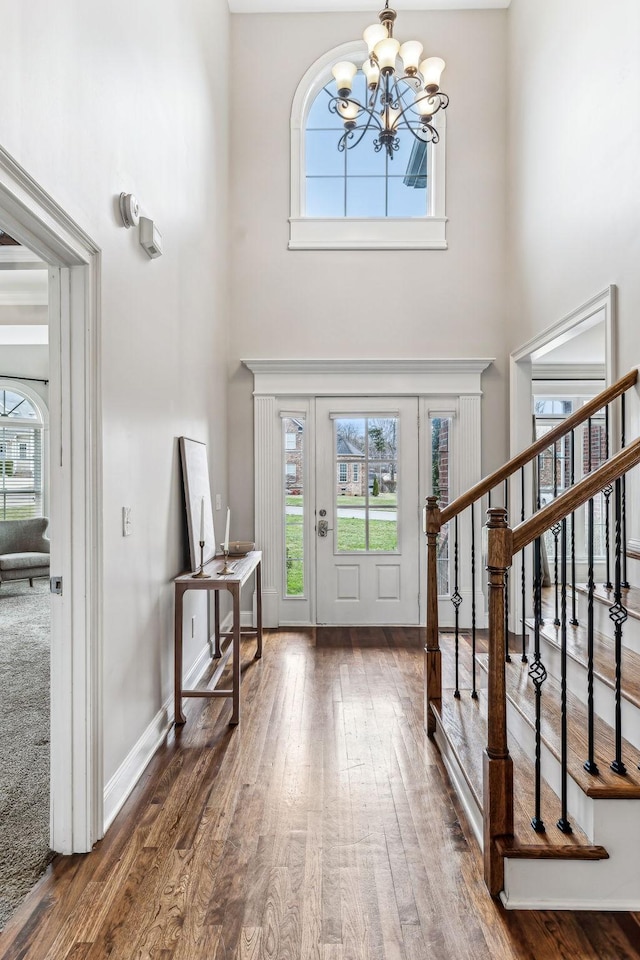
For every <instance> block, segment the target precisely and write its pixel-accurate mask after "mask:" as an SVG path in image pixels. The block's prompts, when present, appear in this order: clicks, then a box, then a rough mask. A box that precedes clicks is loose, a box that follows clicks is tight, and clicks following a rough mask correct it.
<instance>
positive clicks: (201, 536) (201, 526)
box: [200, 497, 204, 543]
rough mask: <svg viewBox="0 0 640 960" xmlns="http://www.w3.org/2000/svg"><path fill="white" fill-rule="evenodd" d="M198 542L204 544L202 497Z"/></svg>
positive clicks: (202, 500) (201, 501)
mask: <svg viewBox="0 0 640 960" xmlns="http://www.w3.org/2000/svg"><path fill="white" fill-rule="evenodd" d="M200 541H201V542H202V543H204V497H202V498H201V499H200Z"/></svg>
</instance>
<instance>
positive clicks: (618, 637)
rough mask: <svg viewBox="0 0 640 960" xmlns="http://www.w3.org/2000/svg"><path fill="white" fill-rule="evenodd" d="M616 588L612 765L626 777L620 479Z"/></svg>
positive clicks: (619, 488) (618, 490)
mask: <svg viewBox="0 0 640 960" xmlns="http://www.w3.org/2000/svg"><path fill="white" fill-rule="evenodd" d="M615 511H616V513H615V517H616V520H615V523H616V533H615V551H616V554H615V567H614V569H615V574H614V576H615V587H614V593H613V606H612V607H611V609H610V610H609V616H610V618H611V619H612V620H613V623H614V626H615V635H614V636H615V658H616V688H615V690H616V711H615V716H616V724H615V733H616V756H615V760H614V761H613V763H612V764H611V769H612V770H613V772H614V773H619V774H621V775H623V776H624V774H625V773H626V772H627V768H626V767H625V765H624V763H623V760H622V626H623V624H624V622H625V620H626V619H627V611H626V609H625V607H624V606H623V604H622V483H621V481H620V480H619V479H618V480H616V483H615Z"/></svg>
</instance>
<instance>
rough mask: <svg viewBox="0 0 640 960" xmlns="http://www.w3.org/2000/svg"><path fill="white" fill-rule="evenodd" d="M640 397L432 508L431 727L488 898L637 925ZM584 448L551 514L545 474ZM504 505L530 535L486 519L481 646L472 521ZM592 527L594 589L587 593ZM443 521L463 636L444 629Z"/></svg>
mask: <svg viewBox="0 0 640 960" xmlns="http://www.w3.org/2000/svg"><path fill="white" fill-rule="evenodd" d="M637 382H638V371H637V370H634V371H631V373H629V374H628V375H627V376H626V377H624V378H622V379H621V380H620V381H618V383H617V384H615V385H613V386H612V387H610V388H608V389H607V390H605V391H603V392H602V393H601V394H599V395H598V397H596V398H594V399H593V400H592V401H589V403H587V404H585V406H584V407H582V408H581V409H580V410H579V411H577V413H574V414H572V415H571V416H570V417H568V418H567V420H565V421H564V422H563V423H561V424H559V425H558V426H556V427H555V428H554V429H553V430H552V431H550V432H549V433H547V434H546V435H545V436H544V437H543V438H541V439H540V440H538V441H536V442H535V443H534V444H532V446H531V447H530V448H529V449H528V450H526V451H524V452H523V453H522V454H520V455H518V456H517V457H516V458H514V459H513V460H511V461H510V462H509V463H508V464H506V465H505V466H504V467H503V468H501V470H498V471H496V472H495V473H494V474H492V475H491V476H490V477H488V478H486V479H485V480H483V481H481V482H480V483H479V484H477V485H476V486H475V487H474V488H473V489H472V490H470V491H467V492H466V493H465V494H463V495H462V496H461V497H459V498H458V499H457V500H455V501H454V502H453V503H452V504H450V505H448V506H444V507H442V508H441V507H440V506H439V505H438V503H437V500H436V499H435V498H433V497H430V498H428V500H427V508H426V532H427V550H428V585H427V586H428V602H427V639H426V645H425V723H426V727H427V731H428V732H429V734H430V735H431V736H433V737H434V739H435V742H436V743H437V745H438V747H439V750H440V753H441V755H442V759H443V762H444V765H445V767H446V769H447V772H448V774H449V777H450V779H451V782H452V784H453V786H454V787H455V789H456V791H457V793H458V796H459V798H460V801H461V804H462V806H463V808H464V811H465V814H466V816H467V818H468V820H469V823H470V824H471V826H472V829H473V831H474V833H475V835H476V837H477V839H478V842H479V843H480V845H481V847H482V849H483V855H484V867H485V883H486V885H487V888H488V890H489V892H490V893H491V894H492V895H494V896H499V897H500V898H501V900H502V902H503V903H504V905H505V906H506V907H507V908H509V909H584V910H640V829H639V826H640V769H638V762H639V761H640V588H638V587H634V586H631V585H630V584H629V582H628V580H627V575H628V572H629V573H631V572H633V571H635V569H636V568H637V566H638V565H637V561H636V560H635V559H630V557H632V556H633V555H630V557H628V556H627V550H626V543H627V536H626V526H627V500H626V487H627V483H626V481H627V474H628V473H629V471H630V470H632V469H633V468H634V467H635V466H636V465H637V464H638V463H640V438H639V439H634V440H633V442H631V443H629V444H627V442H626V398H627V395H628V391H631V390H634V391H635V388H636V385H637ZM596 423H597V424H598V426H597V430H602V424H605V425H606V427H605V429H606V444H605V445H604V446H605V447H606V450H604V451H601V450H600V447H602V446H603V445H602V443H599V444H598V459H597V461H596V460H595V458H594V459H593V461H592V439H593V438H594V437H595V430H596V426H595V425H596ZM616 434H617V437H616ZM585 438H586V439H585ZM578 439H579V440H580V444H579V446H578ZM601 439H602V434H600V440H601ZM587 443H588V470H587V471H586V473H585V476H584V477H583V479H581V480H580V481H579V482H578V483H575V484H573V485H571V486H570V487H569V489H567V490H566V491H565V492H564V493H563V494H562V495H560V496H558V497H557V498H556V499H554V500H552V501H551V503H549V504H548V505H547V506H544V507H542V506H541V504H540V496H539V492H538V491H539V488H540V477H541V471H542V470H543V469H545V467H544V463H545V462H546V463H547V466H548V464H549V463H551V465H552V471H553V477H554V483H555V478H556V476H557V473H556V471H557V469H558V463H560V459H561V458H560V457H559V455H558V450H559V449H561V448H562V445H563V444H564V448H563V449H564V450H565V451H567V450H569V449H570V451H571V455H570V458H569V460H570V463H571V473H572V474H573V466H574V465H575V461H576V456H577V455H580V456H582V450H583V448H584V450H586V449H587ZM593 445H594V447H595V441H594V444H593ZM577 450H579V451H580V453H579V454H576V451H577ZM610 450H611V451H617V452H615V453H614V454H613V455H612V456H609V451H610ZM545 457H546V458H547V459H546V461H545V460H544V458H545ZM549 457H551V460H549ZM561 469H565V467H561ZM602 494H604V495H602ZM498 495H500V499H501V500H502V502H503V503H504V504H506V505H509V504H511V511H510V512H511V513H513V514H516V515H519V518H520V523H519V524H518V525H517V526H515V527H514V528H510V527H509V526H508V511H507V509H505V507H495V506H493V507H491V506H490V507H489V508H488V510H487V517H488V520H487V524H486V542H487V558H486V559H487V570H488V597H487V600H488V630H487V631H485V630H481V629H480V628H479V626H478V623H482V622H483V621H482V613H483V611H484V606H485V596H484V594H483V593H482V591H480V590H478V588H477V584H476V577H475V575H473V576H472V581H473V582H472V600H471V611H470V614H469V613H467V614H464V613H463V612H462V610H461V604H462V601H461V596H460V591H459V590H458V557H459V556H461V555H462V554H465V555H466V553H467V552H468V551H469V550H470V551H471V570H472V571H474V570H475V569H476V568H479V567H481V565H482V564H481V563H480V560H481V558H480V557H479V556H476V543H480V542H481V539H482V534H481V531H480V530H476V529H475V526H476V519H477V518H479V517H480V516H481V514H482V507H483V506H484V505H485V504H486V503H487V500H488V502H489V503H491V497H493V502H494V503H495V500H496V499H497V497H498ZM528 504H535V508H532V509H527V507H528ZM599 504H602V505H603V507H602V510H603V514H604V528H603V530H604V534H603V536H602V537H601V539H602V541H603V543H604V544H605V546H604V552H603V553H602V552H601V555H600V556H598V548H597V546H596V545H595V544H596V541H597V536H596V531H595V527H594V522H595V521H594V516H595V515H596V514H597V513H598V509H599V506H598V505H599ZM594 505H595V506H594ZM469 512H470V518H469V517H468V516H467V518H466V520H463V519H462V515H463V514H465V513H469ZM583 523H584V524H585V526H586V547H585V549H586V554H587V556H586V564H585V566H584V568H583V569H586V580H585V582H581V581H579V580H578V579H577V578H576V569H579V568H581V564H580V560H581V558H579V557H578V558H576V536H575V534H576V530H577V529H578V525H579V524H583ZM446 524H449V525H450V526H449V531H450V533H449V535H450V536H452V537H453V551H452V555H453V556H454V558H455V578H454V589H453V593H452V597H451V600H452V602H453V604H454V607H455V612H456V616H455V620H456V624H457V626H456V629H455V631H454V632H452V633H444V632H442V633H441V632H440V631H439V629H438V603H437V556H438V540H439V537H440V536H442V534H443V528H444V527H445V525H446ZM460 530H466V531H470V533H469V532H468V535H467V540H468V542H466V543H465V542H459V531H460ZM545 551H546V553H547V555H548V561H549V563H548V566H549V569H550V571H551V573H552V577H551V585H550V586H546V587H545V586H543V579H544V578H543V569H544V562H543V558H544V553H545ZM603 583H604V584H605V586H603V585H602V584H603ZM514 611H515V613H514ZM510 626H511V631H510V630H509V627H510ZM514 630H515V631H517V633H514V632H513V631H514Z"/></svg>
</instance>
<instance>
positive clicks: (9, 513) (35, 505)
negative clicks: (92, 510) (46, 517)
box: [0, 380, 46, 520]
mask: <svg viewBox="0 0 640 960" xmlns="http://www.w3.org/2000/svg"><path fill="white" fill-rule="evenodd" d="M41 403H42V401H40V402H38V400H36V399H35V397H33V398H32V397H30V396H28V395H27V393H26V392H23V390H22V389H20V386H19V385H17V384H16V383H14V382H13V381H6V380H0V520H22V519H25V518H29V517H40V516H42V515H43V513H44V509H45V504H44V499H45V483H44V477H45V471H46V464H45V442H44V426H45V424H44V417H43V413H42V409H41V406H40V404H41Z"/></svg>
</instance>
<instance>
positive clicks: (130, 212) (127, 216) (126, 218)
mask: <svg viewBox="0 0 640 960" xmlns="http://www.w3.org/2000/svg"><path fill="white" fill-rule="evenodd" d="M120 216H121V217H122V222H123V223H124V225H125V227H127V229H128V228H129V227H137V225H138V221H139V220H140V206H139V205H138V201H137V200H136V198H135V197H134V195H133V194H132V193H121V194H120Z"/></svg>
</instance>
